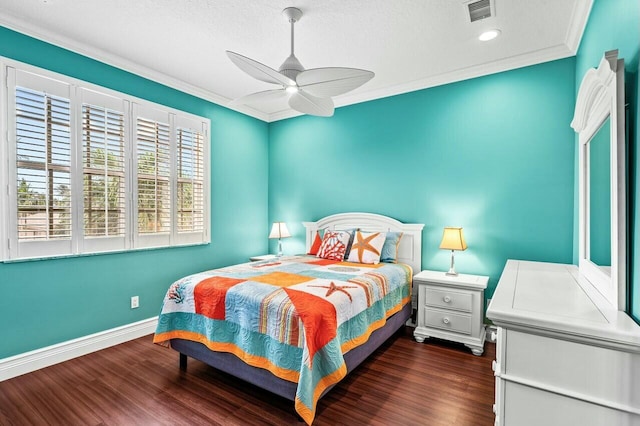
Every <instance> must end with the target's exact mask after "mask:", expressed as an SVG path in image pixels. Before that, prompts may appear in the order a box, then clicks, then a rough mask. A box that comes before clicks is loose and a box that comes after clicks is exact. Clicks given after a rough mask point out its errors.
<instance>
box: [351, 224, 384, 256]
mask: <svg viewBox="0 0 640 426" xmlns="http://www.w3.org/2000/svg"><path fill="white" fill-rule="evenodd" d="M385 237H386V235H385V233H384V232H361V231H356V236H355V239H354V240H353V245H352V246H351V253H349V262H357V263H373V264H375V263H380V252H381V251H382V246H383V245H384V240H385Z"/></svg>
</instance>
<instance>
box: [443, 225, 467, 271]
mask: <svg viewBox="0 0 640 426" xmlns="http://www.w3.org/2000/svg"><path fill="white" fill-rule="evenodd" d="M440 248H441V249H444V250H451V267H450V268H449V272H447V275H453V276H456V275H458V273H457V272H456V270H455V267H454V260H453V252H454V251H455V250H466V249H467V243H466V242H465V241H464V234H463V233H462V228H452V227H445V228H444V233H443V234H442V242H441V243H440Z"/></svg>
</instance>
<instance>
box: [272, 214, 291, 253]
mask: <svg viewBox="0 0 640 426" xmlns="http://www.w3.org/2000/svg"><path fill="white" fill-rule="evenodd" d="M290 236H291V234H290V233H289V230H288V229H287V224H286V223H284V222H273V226H272V227H271V232H270V233H269V238H277V239H278V255H277V256H278V257H282V241H281V239H282V238H288V237H290Z"/></svg>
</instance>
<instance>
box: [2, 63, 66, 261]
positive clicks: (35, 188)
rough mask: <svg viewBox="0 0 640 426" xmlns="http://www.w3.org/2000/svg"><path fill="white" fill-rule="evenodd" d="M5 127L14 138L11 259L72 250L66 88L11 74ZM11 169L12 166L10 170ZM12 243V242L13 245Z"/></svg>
mask: <svg viewBox="0 0 640 426" xmlns="http://www.w3.org/2000/svg"><path fill="white" fill-rule="evenodd" d="M9 74H10V76H9V78H10V79H11V80H12V82H13V86H12V90H11V93H10V94H9V102H8V103H9V108H8V109H9V111H10V112H9V114H10V119H9V129H10V133H12V134H13V135H14V137H15V151H14V153H15V155H14V158H13V159H12V160H10V161H11V163H12V164H11V166H12V167H10V168H11V169H12V170H14V171H15V174H14V176H15V181H14V185H15V186H14V188H15V192H13V194H15V195H14V196H15V198H14V200H15V203H14V204H12V208H11V209H10V210H11V211H10V218H9V223H12V224H14V226H13V227H12V230H10V232H9V240H10V246H11V248H12V251H11V253H10V255H11V257H34V256H39V255H47V254H50V253H65V254H66V253H71V251H72V244H71V240H72V204H71V203H72V185H71V165H72V146H71V143H72V140H71V125H72V124H71V121H72V118H71V105H70V88H69V85H67V84H65V83H62V82H59V81H56V80H52V79H48V78H44V77H41V76H37V75H34V74H31V73H24V72H21V71H15V70H13V69H11V70H10V72H9ZM13 167H15V168H13ZM11 241H13V243H11Z"/></svg>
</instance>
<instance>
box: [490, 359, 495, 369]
mask: <svg viewBox="0 0 640 426" xmlns="http://www.w3.org/2000/svg"><path fill="white" fill-rule="evenodd" d="M491 369H492V370H493V371H496V360H495V359H494V360H493V361H491Z"/></svg>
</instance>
